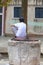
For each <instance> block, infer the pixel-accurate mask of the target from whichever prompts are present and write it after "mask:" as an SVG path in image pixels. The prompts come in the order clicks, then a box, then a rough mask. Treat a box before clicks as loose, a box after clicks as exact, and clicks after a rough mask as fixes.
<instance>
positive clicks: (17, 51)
mask: <svg viewBox="0 0 43 65" xmlns="http://www.w3.org/2000/svg"><path fill="white" fill-rule="evenodd" d="M8 54H9V64H12V65H39V64H40V41H38V40H37V41H13V40H9V41H8Z"/></svg>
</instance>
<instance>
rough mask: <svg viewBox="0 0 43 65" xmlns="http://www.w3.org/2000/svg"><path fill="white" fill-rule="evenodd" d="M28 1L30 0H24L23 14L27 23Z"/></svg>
mask: <svg viewBox="0 0 43 65" xmlns="http://www.w3.org/2000/svg"><path fill="white" fill-rule="evenodd" d="M27 1H28V0H22V15H23V17H24V19H25V23H26V24H27Z"/></svg>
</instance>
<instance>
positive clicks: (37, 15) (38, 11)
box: [35, 7, 43, 18]
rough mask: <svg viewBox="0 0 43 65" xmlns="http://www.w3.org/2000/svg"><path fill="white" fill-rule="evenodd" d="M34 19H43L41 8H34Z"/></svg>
mask: <svg viewBox="0 0 43 65" xmlns="http://www.w3.org/2000/svg"><path fill="white" fill-rule="evenodd" d="M35 18H43V7H36V8H35Z"/></svg>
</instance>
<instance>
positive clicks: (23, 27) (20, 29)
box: [13, 22, 26, 37]
mask: <svg viewBox="0 0 43 65" xmlns="http://www.w3.org/2000/svg"><path fill="white" fill-rule="evenodd" d="M14 25H15V26H17V27H18V30H16V29H13V30H14V32H15V35H16V36H17V37H25V36H26V24H25V23H23V22H20V23H16V24H14Z"/></svg>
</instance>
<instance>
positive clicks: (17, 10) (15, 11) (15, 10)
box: [14, 7, 22, 17]
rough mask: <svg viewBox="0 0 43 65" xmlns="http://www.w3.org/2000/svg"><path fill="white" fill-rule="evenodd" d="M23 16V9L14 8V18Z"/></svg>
mask: <svg viewBox="0 0 43 65" xmlns="http://www.w3.org/2000/svg"><path fill="white" fill-rule="evenodd" d="M21 14H22V8H21V7H14V17H20V16H21Z"/></svg>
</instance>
